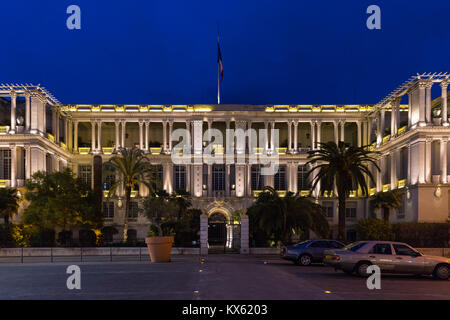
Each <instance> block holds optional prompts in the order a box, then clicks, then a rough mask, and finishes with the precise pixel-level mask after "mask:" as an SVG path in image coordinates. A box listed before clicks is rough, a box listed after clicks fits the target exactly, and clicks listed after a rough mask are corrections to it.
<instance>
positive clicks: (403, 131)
mask: <svg viewBox="0 0 450 320" xmlns="http://www.w3.org/2000/svg"><path fill="white" fill-rule="evenodd" d="M405 132H406V126H404V127H401V128H400V129H398V134H399V135H401V134H404V133H405Z"/></svg>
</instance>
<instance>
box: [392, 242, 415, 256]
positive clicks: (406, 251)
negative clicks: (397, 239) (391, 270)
mask: <svg viewBox="0 0 450 320" xmlns="http://www.w3.org/2000/svg"><path fill="white" fill-rule="evenodd" d="M394 250H395V253H396V254H397V255H398V256H411V257H415V256H418V255H419V253H418V252H417V251H415V250H413V249H411V248H410V247H408V246H405V245H404V244H394Z"/></svg>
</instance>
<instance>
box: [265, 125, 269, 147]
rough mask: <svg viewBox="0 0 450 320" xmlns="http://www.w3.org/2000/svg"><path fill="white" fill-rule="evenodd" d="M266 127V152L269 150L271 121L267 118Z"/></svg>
mask: <svg viewBox="0 0 450 320" xmlns="http://www.w3.org/2000/svg"><path fill="white" fill-rule="evenodd" d="M264 129H265V133H264V134H265V138H266V145H265V149H266V152H267V150H269V122H268V121H267V120H265V121H264Z"/></svg>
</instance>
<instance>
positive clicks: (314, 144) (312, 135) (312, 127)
mask: <svg viewBox="0 0 450 320" xmlns="http://www.w3.org/2000/svg"><path fill="white" fill-rule="evenodd" d="M310 125H311V150H314V149H316V137H315V132H316V130H315V128H314V127H315V121H313V120H311V121H310Z"/></svg>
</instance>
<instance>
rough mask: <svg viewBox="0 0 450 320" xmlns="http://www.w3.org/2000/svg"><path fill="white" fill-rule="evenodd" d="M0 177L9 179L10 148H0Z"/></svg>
mask: <svg viewBox="0 0 450 320" xmlns="http://www.w3.org/2000/svg"><path fill="white" fill-rule="evenodd" d="M0 178H1V179H2V180H10V179H11V150H10V149H2V150H0Z"/></svg>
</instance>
